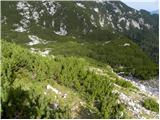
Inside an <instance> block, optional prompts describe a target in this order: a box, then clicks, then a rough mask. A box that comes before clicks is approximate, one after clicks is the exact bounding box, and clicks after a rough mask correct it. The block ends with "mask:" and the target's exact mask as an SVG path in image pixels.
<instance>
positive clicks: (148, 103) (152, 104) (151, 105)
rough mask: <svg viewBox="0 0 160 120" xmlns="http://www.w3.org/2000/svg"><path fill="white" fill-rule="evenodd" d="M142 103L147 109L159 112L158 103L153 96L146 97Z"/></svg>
mask: <svg viewBox="0 0 160 120" xmlns="http://www.w3.org/2000/svg"><path fill="white" fill-rule="evenodd" d="M142 105H143V106H144V107H145V108H146V109H148V110H152V111H154V112H159V104H158V103H157V102H156V101H155V100H154V99H153V98H146V99H145V100H144V101H143V103H142Z"/></svg>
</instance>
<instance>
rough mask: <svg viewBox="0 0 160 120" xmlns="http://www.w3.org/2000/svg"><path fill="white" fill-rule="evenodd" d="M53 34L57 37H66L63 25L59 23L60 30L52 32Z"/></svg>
mask: <svg viewBox="0 0 160 120" xmlns="http://www.w3.org/2000/svg"><path fill="white" fill-rule="evenodd" d="M54 33H55V34H57V35H61V36H65V35H67V30H66V26H65V25H63V23H61V25H60V30H59V31H54Z"/></svg>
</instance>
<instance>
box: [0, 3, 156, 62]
mask: <svg viewBox="0 0 160 120" xmlns="http://www.w3.org/2000/svg"><path fill="white" fill-rule="evenodd" d="M2 19H3V20H2V21H3V23H4V24H3V25H2V28H3V26H4V29H7V30H6V32H10V30H13V31H17V32H28V33H32V34H34V33H35V32H39V29H41V30H44V31H46V30H47V33H48V34H58V35H63V36H65V35H76V36H77V35H82V34H87V33H89V32H92V31H94V30H95V29H112V30H113V32H120V33H122V34H124V35H127V36H128V37H129V38H130V39H132V40H133V41H134V42H136V43H138V45H139V46H140V47H141V48H142V49H143V50H144V51H145V52H146V53H147V54H148V55H150V56H151V57H152V58H154V60H155V61H158V26H159V25H158V15H150V13H149V12H147V11H145V10H140V11H137V10H135V9H132V8H130V7H128V6H127V5H125V4H124V3H122V2H120V1H105V2H95V1H88V2H84V1H82V2H79V1H78V2H73V1H72V2H71V1H70V2H69V1H66V2H65V1H61V2H51V1H42V2H40V1H39V2H2ZM2 36H3V34H2ZM4 37H6V36H5V35H4ZM8 37H9V36H8Z"/></svg>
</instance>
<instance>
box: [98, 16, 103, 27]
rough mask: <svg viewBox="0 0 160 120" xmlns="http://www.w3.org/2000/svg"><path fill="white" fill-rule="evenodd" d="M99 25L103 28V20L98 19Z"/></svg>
mask: <svg viewBox="0 0 160 120" xmlns="http://www.w3.org/2000/svg"><path fill="white" fill-rule="evenodd" d="M99 24H100V25H101V27H104V18H102V17H101V18H100V19H99Z"/></svg>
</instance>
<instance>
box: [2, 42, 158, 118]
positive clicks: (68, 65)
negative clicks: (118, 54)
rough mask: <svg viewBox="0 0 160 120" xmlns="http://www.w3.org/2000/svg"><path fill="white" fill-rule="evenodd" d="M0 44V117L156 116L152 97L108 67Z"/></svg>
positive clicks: (9, 44) (83, 60)
mask: <svg viewBox="0 0 160 120" xmlns="http://www.w3.org/2000/svg"><path fill="white" fill-rule="evenodd" d="M1 42H2V71H1V80H2V81H1V90H2V93H1V103H2V105H1V107H2V108H1V115H2V118H12V119H13V118H19V119H23V118H32V119H33V118H35V119H36V118H39V119H40V118H45V119H47V118H52V119H53V118H158V103H157V102H156V101H158V98H157V97H156V96H154V95H150V94H148V93H147V92H146V91H143V90H141V89H139V88H138V87H137V86H136V85H135V84H133V83H131V82H129V81H126V80H124V79H123V78H121V77H119V76H117V74H115V73H114V72H113V70H112V69H111V67H110V66H108V65H103V67H101V68H100V67H98V63H96V64H94V66H93V64H92V62H91V60H89V61H88V60H86V59H84V58H76V57H59V56H54V57H53V56H46V57H43V56H41V55H39V54H38V53H31V51H29V50H27V49H24V48H22V47H20V46H17V45H15V44H11V43H8V42H5V41H1ZM148 100H150V101H151V103H150V102H149V103H148V102H146V101H148ZM143 104H145V105H143Z"/></svg>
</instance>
